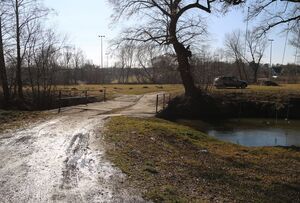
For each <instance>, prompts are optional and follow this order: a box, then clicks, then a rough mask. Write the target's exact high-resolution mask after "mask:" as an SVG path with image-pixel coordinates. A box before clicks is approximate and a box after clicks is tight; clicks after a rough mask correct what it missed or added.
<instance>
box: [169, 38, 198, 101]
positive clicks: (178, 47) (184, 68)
mask: <svg viewBox="0 0 300 203" xmlns="http://www.w3.org/2000/svg"><path fill="white" fill-rule="evenodd" d="M173 47H174V49H175V52H176V55H177V60H178V65H179V66H178V69H179V72H180V76H181V80H182V83H183V86H184V89H185V95H186V96H194V95H195V94H196V93H197V88H196V86H195V82H194V78H193V76H192V73H191V66H190V63H189V56H188V54H187V50H186V48H185V47H184V46H183V45H182V44H181V43H179V42H176V43H174V44H173ZM198 91H199V90H198Z"/></svg>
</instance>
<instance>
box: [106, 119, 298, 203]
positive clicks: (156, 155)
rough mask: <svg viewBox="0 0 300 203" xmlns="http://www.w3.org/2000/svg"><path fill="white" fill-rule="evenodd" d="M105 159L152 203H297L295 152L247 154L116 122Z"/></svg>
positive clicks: (152, 123)
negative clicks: (113, 164) (115, 166)
mask: <svg viewBox="0 0 300 203" xmlns="http://www.w3.org/2000/svg"><path fill="white" fill-rule="evenodd" d="M106 140H107V141H108V142H109V143H112V144H111V145H110V146H111V148H109V149H108V155H109V157H110V159H111V160H112V161H113V162H114V163H115V164H116V165H117V166H118V167H119V168H120V169H121V170H122V171H123V172H125V173H126V174H127V175H128V178H129V180H130V182H131V184H132V185H133V186H134V187H137V188H141V189H142V191H143V194H144V197H146V198H147V199H151V200H153V201H154V202H203V201H205V202H206V201H208V202H219V201H220V202H224V201H225V202H299V200H300V192H299V191H300V173H299V168H300V152H299V149H293V148H279V147H265V148H257V147H254V148H248V147H242V146H238V145H234V144H229V143H225V142H221V141H218V140H215V139H213V138H211V137H208V136H207V135H205V134H203V133H201V132H199V131H196V130H193V129H191V128H189V127H186V126H182V125H179V124H176V123H172V122H168V121H164V120H160V119H140V118H139V119H137V118H126V117H116V118H113V119H112V120H111V121H110V122H109V124H108V130H107V132H106Z"/></svg>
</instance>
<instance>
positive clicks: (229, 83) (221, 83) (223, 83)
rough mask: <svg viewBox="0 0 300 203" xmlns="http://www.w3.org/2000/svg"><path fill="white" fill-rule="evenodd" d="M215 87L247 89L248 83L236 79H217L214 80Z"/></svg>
mask: <svg viewBox="0 0 300 203" xmlns="http://www.w3.org/2000/svg"><path fill="white" fill-rule="evenodd" d="M214 86H215V87H216V88H225V87H235V88H242V89H244V88H246V87H247V86H248V83H247V82H246V81H244V80H239V79H237V78H236V77H227V76H226V77H225V76H223V77H217V78H215V80H214Z"/></svg>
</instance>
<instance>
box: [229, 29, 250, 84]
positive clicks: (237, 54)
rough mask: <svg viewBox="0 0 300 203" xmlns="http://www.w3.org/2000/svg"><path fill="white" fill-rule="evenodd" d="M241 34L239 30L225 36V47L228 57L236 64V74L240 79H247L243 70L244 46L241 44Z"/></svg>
mask: <svg viewBox="0 0 300 203" xmlns="http://www.w3.org/2000/svg"><path fill="white" fill-rule="evenodd" d="M242 40H243V35H242V32H241V31H239V30H238V31H234V32H232V33H230V34H227V35H226V36H225V47H226V52H227V55H228V56H229V57H230V58H233V59H234V62H235V64H236V66H237V70H238V74H239V77H240V78H241V79H243V78H245V79H246V80H248V76H247V73H246V71H245V66H244V62H243V60H244V56H243V50H244V47H243V45H242Z"/></svg>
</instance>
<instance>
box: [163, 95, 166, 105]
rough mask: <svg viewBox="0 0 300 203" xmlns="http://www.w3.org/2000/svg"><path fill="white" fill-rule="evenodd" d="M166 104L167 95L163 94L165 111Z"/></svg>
mask: <svg viewBox="0 0 300 203" xmlns="http://www.w3.org/2000/svg"><path fill="white" fill-rule="evenodd" d="M165 103H166V95H165V94H163V109H165Z"/></svg>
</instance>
